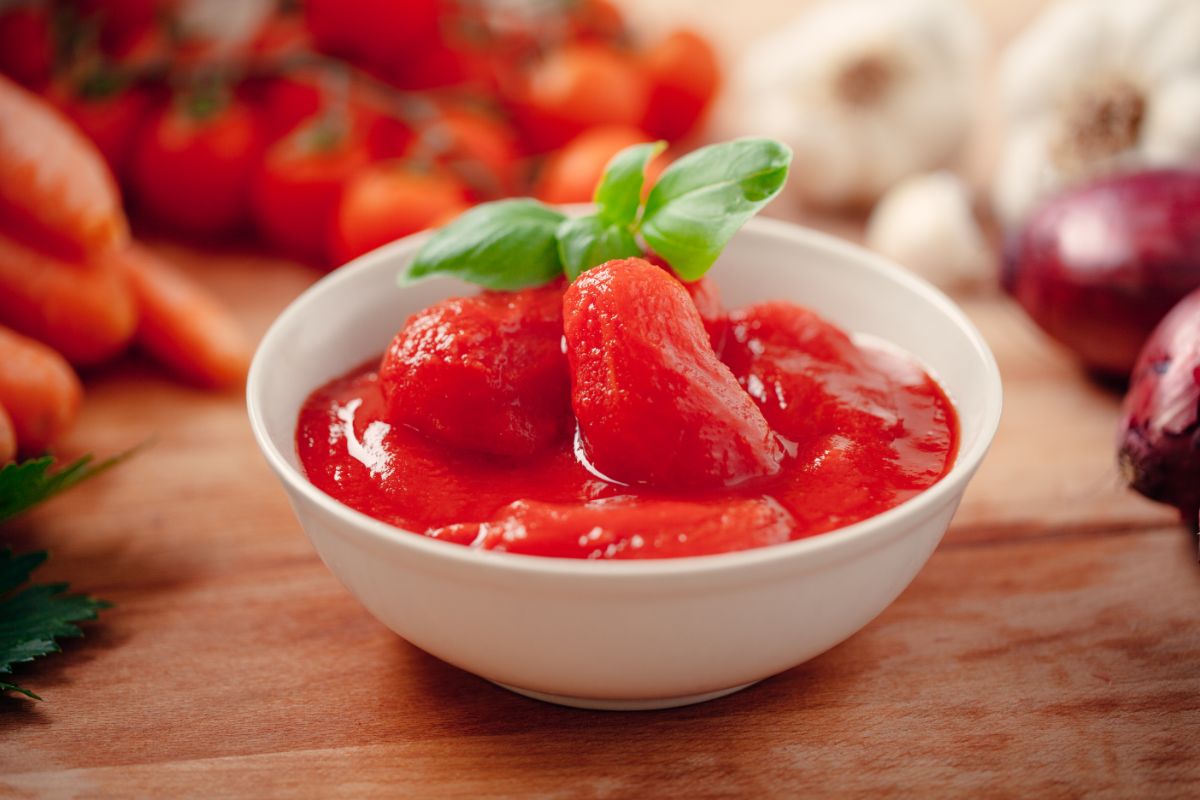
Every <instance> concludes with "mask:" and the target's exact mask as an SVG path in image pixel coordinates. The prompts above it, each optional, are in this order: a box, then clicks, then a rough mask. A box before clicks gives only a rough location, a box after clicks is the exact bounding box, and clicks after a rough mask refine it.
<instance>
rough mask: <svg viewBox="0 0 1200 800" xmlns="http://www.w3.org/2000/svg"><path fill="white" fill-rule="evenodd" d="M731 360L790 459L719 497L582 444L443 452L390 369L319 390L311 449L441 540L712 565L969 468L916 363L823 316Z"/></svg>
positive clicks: (733, 350) (308, 410)
mask: <svg viewBox="0 0 1200 800" xmlns="http://www.w3.org/2000/svg"><path fill="white" fill-rule="evenodd" d="M721 358H722V360H723V361H724V363H725V364H726V365H727V366H728V367H729V368H730V369H731V370H732V372H733V374H734V376H735V377H736V378H737V379H738V381H739V382H740V384H741V385H742V386H743V388H745V390H746V391H747V392H748V393H749V394H750V396H751V397H752V398H754V400H755V401H756V403H757V404H758V406H759V408H760V409H761V411H762V413H763V415H764V417H765V418H766V419H767V421H768V423H769V424H770V425H771V428H772V430H773V431H774V432H775V434H776V435H778V436H779V438H780V440H781V442H782V443H783V446H784V448H785V451H786V455H785V457H784V460H783V464H782V469H780V471H779V472H778V473H777V474H774V475H771V476H769V477H765V478H761V479H756V480H753V481H749V482H747V483H743V484H739V485H736V486H733V487H729V488H720V489H708V490H704V491H694V490H672V491H665V490H660V489H654V488H648V487H645V486H626V485H622V484H619V483H617V482H614V481H610V480H606V479H605V478H604V477H603V476H601V475H599V474H596V473H594V472H593V471H591V470H590V469H589V467H588V466H587V464H586V463H585V460H584V459H583V458H581V448H580V443H579V440H578V436H577V435H576V436H574V437H572V436H571V435H569V434H568V435H564V436H562V437H561V440H559V441H556V442H555V443H554V444H553V445H552V446H550V447H548V448H546V449H544V450H542V451H540V452H538V453H536V454H534V455H532V456H528V457H523V458H519V459H514V458H508V457H503V456H496V455H489V454H486V453H482V452H474V451H468V450H462V449H455V448H453V447H450V446H447V445H444V444H441V443H439V442H437V441H434V440H433V439H429V438H426V437H425V436H424V435H422V434H421V433H419V432H417V431H416V430H414V429H412V428H409V427H406V426H404V425H399V424H392V423H391V422H389V421H388V414H387V403H386V402H385V399H384V393H383V391H382V387H381V385H380V380H379V374H378V372H377V365H376V364H374V363H372V364H370V365H366V366H363V367H359V368H357V369H355V370H352V371H351V372H350V373H348V374H347V375H345V376H343V377H341V378H337V379H335V380H333V381H331V382H329V383H328V384H326V385H325V386H322V387H320V388H319V389H317V390H316V391H314V392H313V393H312V395H311V396H310V397H309V398H308V400H307V401H306V403H305V404H304V407H303V409H302V410H301V413H300V418H299V423H298V426H297V431H296V443H297V449H298V452H299V455H300V460H301V463H302V464H303V467H304V469H305V471H306V473H307V475H308V478H309V480H311V481H312V483H313V484H314V485H315V486H316V487H317V488H319V489H321V490H322V491H324V492H325V493H327V494H329V495H330V496H332V497H334V498H335V499H337V500H339V501H341V502H342V503H345V504H346V505H348V506H350V507H351V508H354V509H356V510H358V511H361V512H362V513H364V514H367V515H369V516H371V517H374V518H376V519H379V520H382V521H384V522H387V523H390V524H393V525H396V526H398V527H401V528H404V529H406V530H409V531H415V532H418V533H421V534H424V535H426V536H430V537H432V538H437V539H442V540H446V541H451V542H456V543H459V544H462V545H468V546H473V547H478V548H485V549H499V550H506V551H509V552H518V553H526V554H532V555H542V556H559V557H570V558H592V559H621V558H664V557H676V556H691V555H707V554H713V553H720V552H729V551H733V550H744V549H748V548H752V547H760V546H764V545H770V544H778V543H781V542H785V541H789V540H794V539H801V538H804V537H807V536H813V535H816V534H820V533H823V532H826V531H830V530H834V529H836V528H841V527H844V526H846V525H849V524H851V523H854V522H858V521H860V520H863V519H866V518H868V517H872V516H874V515H876V514H879V513H881V512H883V511H886V510H887V509H890V508H893V507H895V506H897V505H899V504H900V503H902V502H904V501H905V500H908V499H909V498H911V497H913V496H915V495H917V494H919V493H920V492H922V491H923V490H925V489H927V488H929V487H930V486H932V485H933V484H934V483H936V482H937V481H938V480H939V479H941V478H942V477H943V476H944V475H945V474H946V472H947V471H949V469H950V467H951V466H952V464H953V462H954V457H955V454H956V451H957V447H958V422H957V418H956V416H955V412H954V408H953V406H952V404H951V402H950V400H949V399H948V398H947V397H946V394H945V392H943V391H942V389H941V387H940V386H939V385H938V384H937V383H936V382H935V381H934V380H933V379H932V378H930V376H929V375H928V374H926V372H925V371H924V370H923V369H922V368H921V366H920V365H919V364H918V363H917V362H916V361H915V360H914V359H913V358H911V357H910V356H908V355H906V354H904V353H901V352H898V351H896V350H894V349H893V348H890V347H886V346H881V345H877V344H874V343H870V342H867V341H865V340H861V339H859V340H851V339H850V338H848V337H846V336H845V335H844V334H843V333H842V332H841V331H839V330H838V329H837V328H834V327H833V326H831V325H829V324H828V323H825V322H824V321H822V320H820V318H818V317H816V315H813V314H811V313H810V312H807V311H805V310H804V309H800V308H798V307H796V306H792V305H788V304H763V305H760V306H754V307H751V308H749V309H745V310H743V311H741V312H735V313H733V314H732V315H731V316H730V322H729V330H728V334H727V336H726V342H725V345H724V346H723V348H722V352H721Z"/></svg>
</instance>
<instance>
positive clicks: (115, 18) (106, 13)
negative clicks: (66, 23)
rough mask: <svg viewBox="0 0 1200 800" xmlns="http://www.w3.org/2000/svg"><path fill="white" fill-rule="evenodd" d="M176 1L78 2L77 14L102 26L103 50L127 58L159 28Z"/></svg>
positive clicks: (110, 0)
mask: <svg viewBox="0 0 1200 800" xmlns="http://www.w3.org/2000/svg"><path fill="white" fill-rule="evenodd" d="M173 3H174V0H75V2H74V3H73V5H74V7H75V10H76V12H77V13H78V14H79V15H80V16H81V17H83V18H84V19H86V20H88V21H90V22H95V23H97V24H98V25H99V30H100V46H101V47H102V48H103V49H104V52H106V53H108V54H109V55H113V56H122V55H124V54H127V53H128V52H129V51H130V49H131V48H133V47H135V46H136V44H137V43H138V42H139V41H142V40H145V39H146V38H147V37H148V34H149V33H150V32H151V31H152V30H154V29H156V28H157V27H158V24H159V21H160V19H161V18H163V17H164V16H166V15H167V14H168V13H169V12H170V10H171V6H172V5H173Z"/></svg>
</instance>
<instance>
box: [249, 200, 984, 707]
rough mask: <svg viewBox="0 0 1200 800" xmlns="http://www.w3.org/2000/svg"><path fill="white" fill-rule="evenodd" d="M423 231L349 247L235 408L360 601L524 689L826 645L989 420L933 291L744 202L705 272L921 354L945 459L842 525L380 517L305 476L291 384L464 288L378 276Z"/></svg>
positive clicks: (729, 672)
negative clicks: (648, 548)
mask: <svg viewBox="0 0 1200 800" xmlns="http://www.w3.org/2000/svg"><path fill="white" fill-rule="evenodd" d="M423 241H424V237H423V236H415V237H410V238H408V239H404V240H402V241H399V242H396V243H394V244H391V245H388V246H387V247H384V248H382V249H380V250H377V251H375V252H374V253H371V254H368V255H367V256H364V257H363V258H361V259H360V260H358V261H357V262H355V263H354V264H352V265H351V266H349V267H346V268H343V269H341V270H338V271H337V272H335V273H333V274H331V275H329V276H328V277H326V278H325V279H324V280H322V281H320V282H319V283H317V284H316V285H315V286H313V287H312V288H311V289H309V290H308V291H307V292H305V293H304V294H303V295H301V296H300V297H299V298H298V299H297V300H296V301H295V302H294V303H292V304H291V305H290V306H289V307H288V308H287V309H286V310H285V311H284V312H283V314H281V315H280V317H279V319H278V320H276V321H275V324H274V325H273V326H272V327H271V329H270V330H269V331H268V332H267V335H266V337H265V338H264V339H263V341H262V344H261V345H260V346H259V349H258V353H257V354H256V355H255V358H254V363H253V366H252V367H251V369H250V377H249V382H248V389H247V400H248V405H249V411H250V422H251V425H252V426H253V428H254V435H255V436H256V437H257V439H258V444H259V446H260V447H261V448H262V451H263V454H264V455H265V456H266V459H267V461H268V462H269V463H270V465H271V467H272V468H273V469H274V470H275V472H276V474H278V476H279V479H280V481H281V482H282V483H283V486H284V488H285V489H286V490H287V493H288V496H289V498H290V499H291V503H292V507H293V508H294V509H295V511H296V516H297V517H299V519H300V524H301V525H302V526H303V527H304V530H305V532H306V533H307V534H308V537H309V539H310V540H311V541H312V543H313V546H314V547H315V548H316V549H317V552H318V553H319V554H320V556H321V558H322V559H323V560H324V561H325V563H326V565H328V567H329V569H330V570H332V572H333V574H334V575H336V576H337V577H338V579H339V580H340V581H341V582H342V583H343V584H344V585H345V586H346V588H347V589H349V590H350V592H351V593H352V594H353V595H354V596H355V597H357V598H358V599H359V601H360V602H362V604H363V605H364V606H366V608H367V610H368V611H370V612H371V613H372V614H374V615H375V616H376V617H377V618H378V619H379V620H380V621H381V622H383V624H385V625H387V626H388V627H389V628H391V629H392V630H393V631H395V632H396V633H398V634H400V635H401V636H403V637H404V638H405V639H407V640H408V641H410V642H412V643H413V644H414V645H416V646H417V647H420V648H421V649H422V650H425V651H426V652H429V653H431V654H433V655H435V656H437V657H438V658H440V659H442V660H444V661H447V662H449V663H451V664H454V665H456V666H458V667H461V668H462V669H465V670H467V671H469V672H473V673H475V674H477V675H481V676H483V677H484V678H487V679H488V680H491V681H494V682H496V683H499V684H502V685H504V686H507V687H508V688H511V689H514V690H515V691H518V692H521V693H523V694H527V695H530V696H533V697H537V698H540V699H544V700H550V701H553V702H556V703H562V704H566V705H575V706H581V707H589V708H614V709H633V708H666V707H670V706H677V705H684V704H687V703H693V702H697V701H700V700H706V699H709V698H713V697H718V696H720V695H723V694H727V693H729V692H732V691H735V690H737V689H739V688H742V687H743V686H746V685H748V684H750V683H753V682H755V681H758V680H760V679H762V678H766V677H768V676H770V675H774V674H775V673H778V672H781V671H783V670H786V669H788V668H789V667H792V666H795V665H797V664H800V663H801V662H803V661H806V660H808V659H810V658H812V657H813V656H816V655H818V654H820V653H822V652H824V651H825V650H828V649H829V648H831V647H833V646H834V645H835V644H837V643H838V642H841V641H842V640H844V639H846V638H847V637H849V636H850V635H851V634H853V633H855V632H856V631H858V630H859V629H860V628H862V627H863V626H864V625H866V624H867V623H868V622H870V621H871V620H872V619H873V618H874V617H875V616H876V615H878V614H879V613H880V612H881V611H883V609H884V608H886V607H887V605H888V604H889V603H891V602H892V600H894V599H895V598H896V596H897V595H899V594H900V592H901V591H903V589H904V588H905V587H906V586H907V585H908V584H909V582H910V581H911V580H912V579H913V577H914V576H915V575H916V574H917V571H918V570H919V569H920V568H921V566H922V565H923V564H924V563H925V561H926V560H927V559H928V558H929V555H930V554H931V553H932V552H933V549H934V547H935V546H936V545H937V543H938V541H939V540H940V539H941V538H942V534H943V533H944V532H945V531H946V528H947V526H948V525H949V524H950V518H951V517H952V516H953V515H954V511H955V509H956V508H957V507H958V503H959V500H960V499H961V498H962V494H963V490H964V489H966V486H967V481H969V480H970V478H971V476H972V475H973V474H974V473H975V470H976V469H977V468H978V466H979V463H980V461H981V460H982V459H983V457H984V454H985V452H986V451H987V449H988V446H989V444H990V443H991V440H992V437H993V435H994V434H995V431H996V426H997V424H998V423H999V419H1000V405H1001V390H1000V376H999V372H998V371H997V368H996V363H995V360H994V359H993V357H992V354H991V352H990V351H989V350H988V348H987V345H986V344H985V343H984V341H983V339H982V337H980V335H979V333H978V331H976V329H975V328H974V326H973V325H972V324H971V323H970V322H969V321H968V320H967V318H966V317H965V316H964V315H963V313H962V312H961V311H960V310H959V309H958V308H957V307H956V306H955V305H954V304H953V303H952V302H951V301H950V300H948V299H947V298H946V297H945V296H944V295H942V294H941V293H939V292H938V291H937V290H935V289H933V288H932V287H931V286H929V285H928V284H926V283H924V282H923V281H921V280H919V279H918V278H915V277H913V276H912V275H911V274H909V273H907V272H905V271H904V270H902V269H900V268H899V267H897V266H894V265H893V264H891V263H889V262H887V261H885V260H884V259H881V258H879V257H877V256H875V255H873V254H871V253H869V252H868V251H866V250H864V249H862V248H859V247H855V246H853V245H850V244H847V243H845V242H842V241H840V240H837V239H834V238H832V237H829V236H825V235H822V234H819V233H815V232H812V231H809V230H805V229H802V228H800V227H797V226H794V225H789V224H786V223H781V222H775V221H770V220H752V221H751V222H750V223H749V224H748V225H747V226H746V227H745V228H744V229H743V230H742V231H741V232H740V233H739V234H738V235H737V236H736V237H735V238H734V240H733V242H731V243H730V245H729V247H728V248H727V249H726V251H725V253H724V254H723V255H722V257H721V259H720V261H719V262H718V263H717V265H716V266H715V267H714V268H713V271H712V272H711V273H710V274H711V275H712V277H714V278H715V279H716V281H717V283H718V284H719V286H720V288H721V291H722V293H723V297H724V300H725V302H726V304H727V305H728V306H729V307H737V306H741V305H744V304H746V303H751V302H754V301H759V300H766V299H786V300H792V301H795V302H798V303H801V304H804V305H807V306H809V307H811V308H813V309H815V310H817V311H818V312H819V313H821V314H822V315H824V316H825V317H826V318H828V319H830V320H831V321H833V322H834V323H836V324H838V325H840V326H842V327H843V328H845V329H847V330H850V331H856V332H860V333H865V334H870V335H873V336H879V337H882V338H884V339H887V340H889V341H891V342H894V343H895V344H897V345H899V346H900V347H903V348H904V349H906V350H908V351H909V352H911V353H913V354H915V355H916V356H917V357H918V358H920V359H921V360H922V361H924V362H925V364H926V365H927V366H928V367H929V368H930V369H931V371H932V373H933V374H934V375H935V376H936V377H937V378H938V379H939V380H940V381H941V383H942V385H943V386H944V387H945V389H946V390H947V392H948V393H949V395H950V397H951V398H952V400H953V401H954V403H955V405H956V407H957V409H958V414H959V419H960V422H961V427H962V431H961V446H960V450H959V454H958V459H957V462H956V463H955V465H954V467H953V469H952V470H951V471H950V472H949V474H947V475H946V477H945V478H943V479H942V480H941V481H940V482H939V483H937V484H936V485H934V486H933V487H932V488H930V489H929V490H928V491H926V492H924V493H922V494H920V495H918V496H917V497H915V498H913V499H912V500H909V501H908V502H906V503H903V504H901V505H900V506H898V507H896V508H894V509H892V510H890V511H887V512H885V513H883V514H880V515H879V516H876V517H873V518H871V519H868V520H865V521H863V522H860V523H858V524H855V525H851V526H849V527H847V528H842V529H840V530H837V531H833V532H830V533H826V534H823V535H820V536H815V537H812V538H808V539H802V540H799V541H795V542H789V543H787V544H783V545H777V546H774V547H766V548H761V549H757V550H749V551H744V552H738V553H729V554H724V555H715V556H698V557H691V558H678V559H663V560H652V561H632V562H631V561H625V562H622V561H615V562H595V561H579V560H572V559H558V558H540V557H535V556H524V555H513V554H509V553H497V552H479V551H475V550H471V549H468V548H466V547H462V546H460V545H455V544H450V543H447V542H440V541H436V540H433V539H428V538H425V537H423V536H419V535H415V534H413V533H409V532H407V531H403V530H399V529H397V528H394V527H392V526H390V525H387V524H384V523H382V522H379V521H376V520H374V519H372V518H370V517H368V516H366V515H364V514H360V513H359V512H357V511H354V510H352V509H350V508H348V507H347V506H344V505H342V504H341V503H339V502H338V501H337V500H334V499H333V498H332V497H330V496H328V495H326V494H324V493H322V492H321V491H319V490H318V489H317V488H315V487H314V486H313V485H312V484H310V483H309V482H308V480H307V479H306V478H305V477H304V473H303V471H302V470H301V467H300V464H299V461H298V458H297V456H296V448H295V444H294V433H295V427H296V417H297V414H298V412H299V410H300V406H301V404H302V403H303V402H304V399H305V397H306V396H307V395H308V394H309V392H311V391H312V390H313V389H315V388H316V387H318V386H320V385H321V384H323V383H324V382H326V381H327V380H329V379H331V378H333V377H335V376H338V375H341V374H344V373H345V372H346V371H347V370H348V369H350V368H351V367H353V366H354V365H356V364H359V363H362V362H363V361H365V360H367V359H369V358H371V357H373V356H375V355H377V354H379V353H381V352H382V351H383V349H384V347H385V346H386V345H387V343H388V342H389V341H390V340H391V338H392V336H393V335H394V334H395V333H396V331H397V330H398V329H399V328H400V327H401V325H402V324H403V322H404V320H405V318H406V317H407V316H408V315H409V314H411V313H413V312H415V311H417V310H419V309H421V308H423V307H425V306H427V305H429V304H430V303H432V302H434V301H437V300H440V299H442V298H444V297H447V296H450V295H454V294H461V293H464V292H467V293H470V292H474V291H475V289H474V288H473V287H469V286H467V285H465V284H462V283H460V282H458V281H455V280H451V279H445V278H439V279H433V280H429V281H427V282H421V283H418V284H415V285H412V286H408V287H406V288H403V289H400V288H397V286H396V275H397V274H398V273H399V272H400V270H401V268H402V267H403V266H404V265H405V264H406V262H407V261H408V260H409V259H410V258H411V257H412V255H413V254H414V253H415V252H416V251H417V249H418V248H419V247H420V246H421V244H422V242H423Z"/></svg>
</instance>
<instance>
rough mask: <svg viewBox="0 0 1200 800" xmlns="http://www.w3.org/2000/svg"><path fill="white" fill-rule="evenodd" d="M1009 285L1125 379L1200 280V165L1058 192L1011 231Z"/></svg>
mask: <svg viewBox="0 0 1200 800" xmlns="http://www.w3.org/2000/svg"><path fill="white" fill-rule="evenodd" d="M1004 284H1005V287H1006V288H1007V289H1008V290H1009V292H1011V293H1012V295H1013V296H1014V297H1015V298H1016V299H1017V301H1018V302H1019V303H1020V304H1021V305H1022V306H1023V307H1024V309H1025V311H1026V312H1027V313H1028V314H1029V316H1030V317H1032V318H1033V320H1034V321H1035V322H1036V323H1037V324H1038V325H1040V326H1041V327H1042V328H1043V329H1044V330H1045V331H1046V333H1048V334H1050V336H1051V337H1053V338H1054V339H1057V340H1058V341H1059V342H1061V343H1062V344H1064V345H1066V346H1067V347H1068V348H1070V349H1071V350H1072V351H1074V352H1075V353H1076V354H1077V355H1078V356H1079V357H1080V358H1081V359H1082V361H1083V363H1084V364H1085V365H1087V366H1088V367H1089V368H1090V369H1091V370H1092V371H1094V372H1096V373H1098V374H1100V375H1101V376H1103V377H1108V378H1116V379H1123V378H1125V377H1126V376H1128V375H1129V373H1130V370H1131V369H1132V368H1133V365H1134V362H1135V360H1136V359H1137V355H1138V352H1139V350H1140V349H1141V347H1142V345H1143V343H1145V341H1146V339H1147V337H1148V336H1149V335H1150V332H1151V331H1152V330H1153V329H1154V326H1155V324H1157V323H1158V321H1159V320H1160V319H1162V317H1163V316H1164V315H1165V314H1166V313H1167V311H1169V310H1170V309H1171V308H1172V307H1173V306H1174V305H1175V304H1176V303H1177V302H1179V300H1180V299H1181V298H1182V297H1183V296H1184V295H1186V294H1187V293H1188V292H1190V291H1191V290H1192V289H1195V288H1197V287H1200V170H1152V171H1146V172H1135V173H1127V174H1123V175H1117V176H1113V177H1110V178H1106V179H1103V180H1100V181H1098V182H1095V183H1091V184H1088V185H1086V186H1081V187H1077V188H1074V189H1071V190H1068V191H1066V192H1064V193H1062V194H1059V195H1056V196H1055V197H1052V198H1051V199H1050V200H1048V201H1047V202H1045V203H1044V204H1043V205H1041V206H1040V207H1038V208H1037V209H1036V210H1035V211H1034V212H1032V214H1031V215H1030V216H1029V218H1028V219H1027V220H1026V222H1025V224H1024V226H1023V227H1022V228H1021V230H1020V231H1019V232H1017V234H1016V236H1015V237H1013V238H1012V239H1011V240H1010V242H1009V247H1008V248H1007V253H1006V264H1005V275H1004Z"/></svg>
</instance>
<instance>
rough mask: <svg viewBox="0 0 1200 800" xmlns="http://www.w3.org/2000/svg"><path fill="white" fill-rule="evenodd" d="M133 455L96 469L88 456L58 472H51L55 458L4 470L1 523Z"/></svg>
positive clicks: (0, 480) (118, 457)
mask: <svg viewBox="0 0 1200 800" xmlns="http://www.w3.org/2000/svg"><path fill="white" fill-rule="evenodd" d="M132 453H133V450H127V451H126V452H124V453H121V454H120V455H116V456H113V457H112V458H109V459H105V460H104V461H101V462H100V463H98V464H94V465H93V464H92V461H93V457H92V456H90V455H88V456H84V457H83V458H80V459H79V460H77V461H74V462H72V463H70V464H68V465H67V466H65V467H63V468H62V469H60V470H58V471H57V472H50V468H51V467H52V466H54V457H53V456H42V457H41V458H31V459H28V460H27V461H21V462H13V463H11V464H6V465H5V466H4V467H0V522H4V521H5V520H7V519H11V518H13V517H15V516H16V515H17V514H20V513H21V512H22V511H25V510H27V509H29V508H31V507H33V506H35V505H37V504H38V503H40V502H42V501H43V500H48V499H49V498H51V497H53V496H54V495H56V494H58V493H59V492H62V491H65V490H67V489H70V488H71V487H72V486H74V485H76V484H77V483H80V482H82V481H86V480H87V479H88V478H92V477H95V476H96V475H99V474H100V473H101V472H104V471H105V470H107V469H109V468H111V467H112V466H114V465H116V464H119V463H120V462H122V461H124V460H125V459H126V458H128V457H129V456H130V455H131V454H132Z"/></svg>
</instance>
